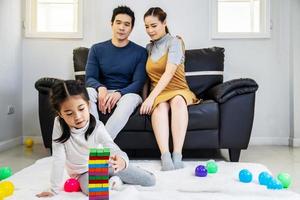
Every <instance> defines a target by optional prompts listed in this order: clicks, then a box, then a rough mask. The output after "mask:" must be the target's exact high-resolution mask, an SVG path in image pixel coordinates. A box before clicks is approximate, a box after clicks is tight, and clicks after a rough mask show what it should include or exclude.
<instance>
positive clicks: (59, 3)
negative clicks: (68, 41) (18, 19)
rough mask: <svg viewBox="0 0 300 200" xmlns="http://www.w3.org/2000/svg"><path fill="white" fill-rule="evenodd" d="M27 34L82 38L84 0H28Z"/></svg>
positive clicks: (27, 35)
mask: <svg viewBox="0 0 300 200" xmlns="http://www.w3.org/2000/svg"><path fill="white" fill-rule="evenodd" d="M25 36H26V37H43V38H82V0H26V19H25Z"/></svg>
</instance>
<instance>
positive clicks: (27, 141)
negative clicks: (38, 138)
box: [24, 138, 33, 148]
mask: <svg viewBox="0 0 300 200" xmlns="http://www.w3.org/2000/svg"><path fill="white" fill-rule="evenodd" d="M24 144H25V146H26V147H27V148H31V147H32V146H33V140H32V139H31V138H27V139H26V140H25V141H24Z"/></svg>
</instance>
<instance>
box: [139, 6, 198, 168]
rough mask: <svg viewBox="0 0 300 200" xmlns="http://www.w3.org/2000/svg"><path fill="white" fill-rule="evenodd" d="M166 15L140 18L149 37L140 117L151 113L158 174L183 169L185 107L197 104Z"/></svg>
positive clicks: (149, 14) (157, 10)
mask: <svg viewBox="0 0 300 200" xmlns="http://www.w3.org/2000/svg"><path fill="white" fill-rule="evenodd" d="M166 17H167V14H166V13H165V12H164V11H163V10H162V9H161V8H159V7H155V8H150V9H149V10H148V11H147V12H146V13H145V15H144V22H145V27H146V32H147V34H148V35H149V36H150V38H151V43H150V44H148V45H147V50H148V53H149V56H148V60H147V65H146V70H147V74H148V76H149V78H150V81H151V93H150V95H149V96H148V97H147V98H146V100H145V101H144V102H143V104H142V106H141V110H140V114H151V121H152V127H153V131H154V134H155V137H156V141H157V143H158V146H159V149H160V152H161V162H162V171H167V170H173V169H180V168H183V167H184V165H183V162H182V147H183V143H184V138H185V134H186V129H187V124H188V110H187V106H188V105H191V104H196V103H199V102H200V101H199V100H198V99H197V98H196V96H195V94H194V93H193V92H191V91H190V89H189V87H188V85H187V82H186V79H185V72H184V45H183V41H182V40H181V39H179V38H177V37H173V36H171V35H170V33H169V31H168V28H167V24H166ZM169 110H171V119H170V120H171V131H172V137H173V153H172V158H171V154H170V150H169V115H168V113H169Z"/></svg>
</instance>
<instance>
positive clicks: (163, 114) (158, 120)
mask: <svg viewBox="0 0 300 200" xmlns="http://www.w3.org/2000/svg"><path fill="white" fill-rule="evenodd" d="M169 109H170V106H169V103H167V102H163V103H160V104H158V105H157V107H156V108H155V109H154V110H153V112H152V115H151V122H152V128H153V131H154V135H155V138H156V142H157V144H158V147H159V150H160V153H161V162H162V168H161V170H162V171H167V170H172V169H174V165H173V162H172V159H171V155H170V151H169Z"/></svg>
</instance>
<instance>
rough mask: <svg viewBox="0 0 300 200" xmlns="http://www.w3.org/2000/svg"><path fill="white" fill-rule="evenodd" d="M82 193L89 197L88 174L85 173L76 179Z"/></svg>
mask: <svg viewBox="0 0 300 200" xmlns="http://www.w3.org/2000/svg"><path fill="white" fill-rule="evenodd" d="M78 181H79V183H80V188H81V191H82V193H84V194H85V195H89V173H88V172H85V173H83V174H81V175H80V177H79V178H78Z"/></svg>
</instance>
